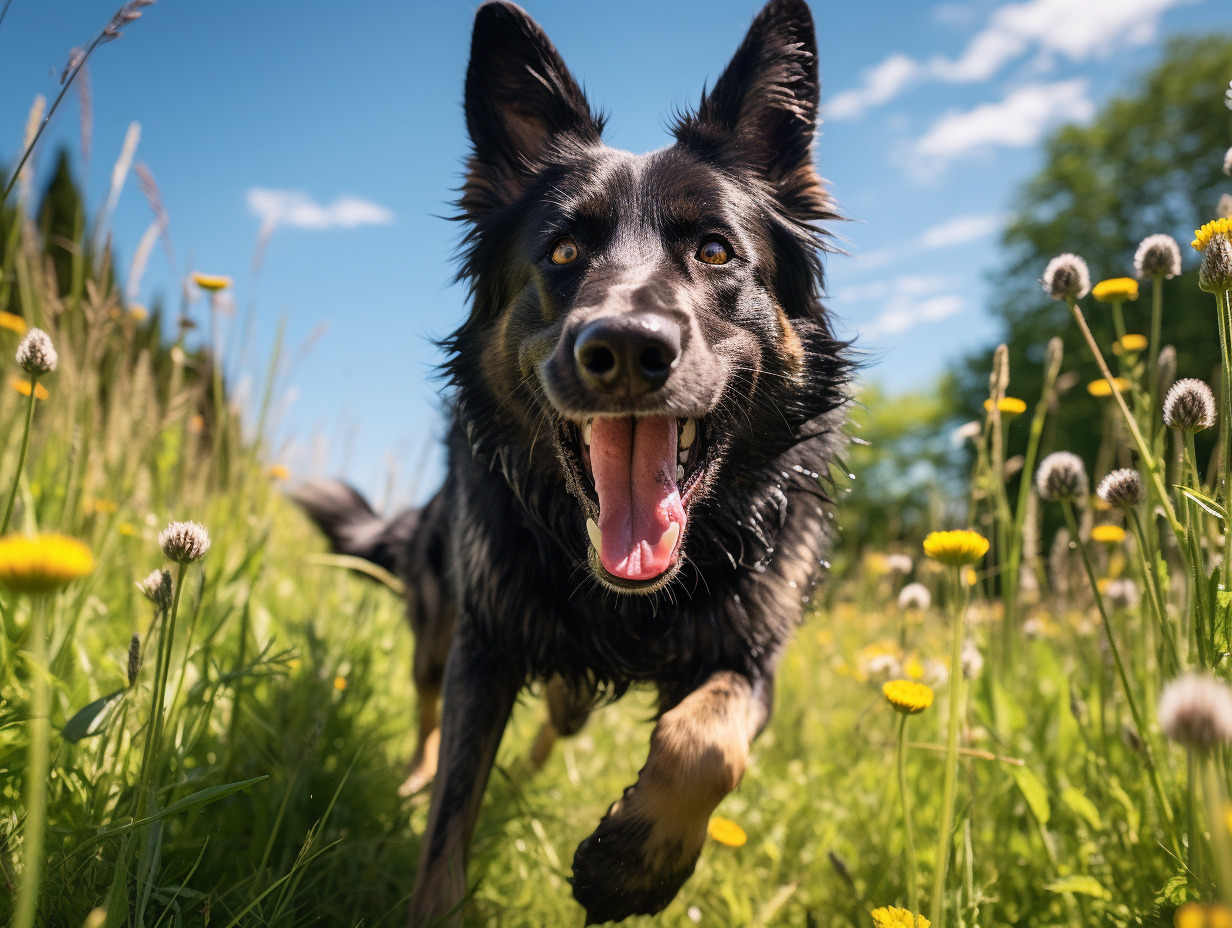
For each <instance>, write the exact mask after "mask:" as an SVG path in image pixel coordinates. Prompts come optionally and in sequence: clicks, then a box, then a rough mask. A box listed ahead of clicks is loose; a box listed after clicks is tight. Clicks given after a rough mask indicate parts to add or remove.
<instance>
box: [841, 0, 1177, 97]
mask: <svg viewBox="0 0 1232 928" xmlns="http://www.w3.org/2000/svg"><path fill="white" fill-rule="evenodd" d="M1191 2H1195V0H1026V2H1023V3H1011V4H1006V5H1004V6H1001V7H999V8H997V9H996V10H995V11H994V12H993V13H992V15H991V16H990V17H989V19H988V24H987V25H986V26H985V27H984V28H983V29H982V30H981V31H980V32H977V33H976V34H975V35H974V36H972V38H971V40H970V41H969V42H968V43H967V47H966V48H965V49H964V50H963V52H962V54H960V55H959V56H958V57H957V58H954V59H949V58H941V57H937V58H933V59H931V60H929V61H928V62H924V63H922V62H919V61H916V60H915V59H913V58H911V57H909V56H907V55H904V54H902V53H901V52H896V53H894V54H892V55H890V56H889V57H888V58H886V59H885V60H884V61H882V62H881V63H880V64H879V65H877V66H876V67H873V68H871V69H870V70H868V71H866V72H865V73H864V75H863V77H864V83H863V85H862V86H861V87H859V88H856V89H854V90H847V91H843V92H841V93H839V94H837V95H835V97H834V98H833V99H832V100H831V101H830V102H829V104H828V105H827V106H826V107H825V113H826V115H827V116H828V117H829V118H831V119H853V118H858V117H860V116H862V115H864V112H865V111H866V110H867V109H869V108H870V107H873V106H878V105H881V104H883V103H888V102H890V101H891V100H893V99H894V98H895V97H897V96H898V95H899V94H900V93H902V91H903V90H905V89H906V88H907V87H908V86H909V85H910V84H912V83H916V82H919V81H921V80H924V79H928V78H932V79H935V80H941V81H948V82H952V83H971V82H977V81H986V80H988V79H989V78H991V77H993V76H994V75H995V74H996V73H997V72H998V71H1000V70H1001V69H1002V68H1003V67H1005V66H1006V65H1008V64H1009V63H1011V62H1012V61H1014V60H1016V59H1018V58H1021V57H1022V56H1024V55H1027V54H1031V53H1035V54H1036V56H1037V59H1038V61H1040V62H1043V63H1049V62H1051V61H1052V59H1054V58H1055V57H1057V56H1062V57H1065V58H1068V59H1070V60H1071V61H1074V62H1085V61H1089V60H1092V59H1099V58H1107V57H1108V56H1110V55H1112V54H1115V53H1117V52H1120V51H1123V50H1124V49H1125V48H1128V47H1133V46H1138V45H1146V44H1148V43H1150V42H1151V41H1153V40H1154V39H1155V37H1156V35H1157V34H1158V32H1159V20H1160V17H1162V16H1163V14H1164V13H1165V12H1167V10H1169V9H1170V8H1171V7H1174V6H1178V5H1180V4H1182V3H1191Z"/></svg>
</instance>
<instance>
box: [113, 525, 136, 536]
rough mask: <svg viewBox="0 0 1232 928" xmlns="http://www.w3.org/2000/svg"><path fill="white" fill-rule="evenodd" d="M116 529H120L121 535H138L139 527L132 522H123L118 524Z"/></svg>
mask: <svg viewBox="0 0 1232 928" xmlns="http://www.w3.org/2000/svg"><path fill="white" fill-rule="evenodd" d="M116 531H118V532H119V533H120V534H121V535H136V534H137V527H136V526H135V525H133V523H131V522H121V523H120V524H119V525H118V526H116Z"/></svg>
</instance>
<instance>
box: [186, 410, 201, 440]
mask: <svg viewBox="0 0 1232 928" xmlns="http://www.w3.org/2000/svg"><path fill="white" fill-rule="evenodd" d="M188 431H190V432H192V433H194V434H196V435H200V434H201V433H202V432H204V431H205V416H203V415H201V413H197V414H196V415H195V416H193V417H192V418H191V419H189V420H188Z"/></svg>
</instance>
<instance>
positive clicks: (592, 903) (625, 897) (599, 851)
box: [573, 793, 706, 925]
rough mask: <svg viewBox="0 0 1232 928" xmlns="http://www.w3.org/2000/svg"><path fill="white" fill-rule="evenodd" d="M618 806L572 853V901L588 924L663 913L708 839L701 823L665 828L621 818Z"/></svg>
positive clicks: (644, 820)
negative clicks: (579, 905)
mask: <svg viewBox="0 0 1232 928" xmlns="http://www.w3.org/2000/svg"><path fill="white" fill-rule="evenodd" d="M627 799H628V794H627V793H626V800H627ZM622 805H625V802H624V801H623V800H622V802H618V803H616V805H614V806H613V807H612V809H611V811H609V812H608V814H607V815H605V816H604V817H603V820H602V821H601V822H599V827H598V828H596V829H595V831H594V833H593V834H591V836H590V837H589V838H587V839H586V840H584V841H583V842H582V843H581V844H579V845H578V849H577V852H576V853H575V854H574V855H573V898H575V899H576V900H577V901H578V902H579V903H581V904H582V906H583V907H584V908H585V909H586V924H587V925H597V924H600V923H602V922H618V921H620V920H622V919H625V918H628V917H629V916H630V915H654V914H655V913H657V912H659V911H661V910H662V909H663V907H664V906H666V905H667V904H668V903H669V902H671V901H672V900H673V899H674V898H676V893H677V892H679V891H680V887H681V886H683V885H684V881H685V880H687V879H688V878H689V877H690V876H692V875H693V868H694V867H696V866H697V858H698V857H699V856H700V854H701V849H702V844H703V843H704V841H705V838H706V822H705V820H704V819H703V820H702V822H701V823H700V828H699V827H698V826H697V825H695V824H690V825H687V826H684V825H682V824H681V823H675V824H674V825H672V826H669V825H667V824H666V823H664V822H662V821H659V822H656V821H653V820H651V819H649V818H644V817H640V816H638V815H636V814H632V813H628V812H626V813H624V814H622V812H621V807H622Z"/></svg>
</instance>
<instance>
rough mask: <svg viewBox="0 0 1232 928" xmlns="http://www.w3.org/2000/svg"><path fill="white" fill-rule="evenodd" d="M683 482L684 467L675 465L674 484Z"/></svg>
mask: <svg viewBox="0 0 1232 928" xmlns="http://www.w3.org/2000/svg"><path fill="white" fill-rule="evenodd" d="M683 480H684V466H683V465H681V464H677V465H676V482H677V483H680V482H681V481H683Z"/></svg>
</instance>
